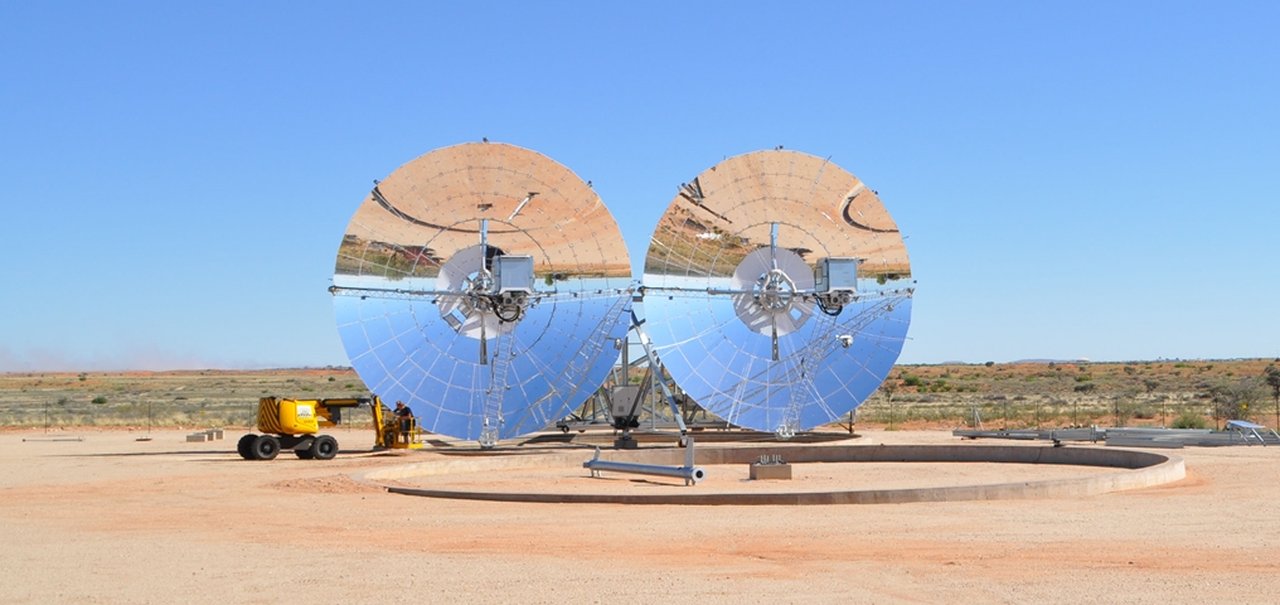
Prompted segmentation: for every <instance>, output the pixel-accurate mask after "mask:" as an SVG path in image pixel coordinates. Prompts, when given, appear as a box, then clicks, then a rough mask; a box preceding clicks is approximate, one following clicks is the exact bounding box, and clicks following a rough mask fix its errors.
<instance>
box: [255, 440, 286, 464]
mask: <svg viewBox="0 0 1280 605" xmlns="http://www.w3.org/2000/svg"><path fill="white" fill-rule="evenodd" d="M279 453H280V440H279V439H276V438H275V437H274V436H272V435H258V438H257V439H254V440H253V457H254V458H255V459H257V460H275V459H276V455H277V454H279Z"/></svg>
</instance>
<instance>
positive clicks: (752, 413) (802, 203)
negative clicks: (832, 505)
mask: <svg viewBox="0 0 1280 605" xmlns="http://www.w3.org/2000/svg"><path fill="white" fill-rule="evenodd" d="M643 284H644V286H643V287H644V291H645V296H644V313H645V316H646V324H645V328H646V330H647V331H648V334H649V336H650V337H651V338H652V341H653V343H654V345H655V347H656V351H657V354H658V357H659V358H660V359H661V360H662V363H663V365H664V366H665V367H666V369H667V371H668V372H669V373H670V374H671V377H672V379H673V380H674V381H675V383H676V384H677V385H679V386H680V388H681V389H683V390H684V391H685V393H686V394H688V395H689V396H690V397H691V398H692V399H694V400H695V401H697V402H698V403H699V404H700V405H701V406H702V407H704V408H706V409H707V410H708V411H709V412H711V413H713V414H716V415H717V416H719V417H721V418H723V419H725V420H726V421H728V422H730V423H732V424H735V425H738V426H743V427H748V428H753V429H757V430H764V431H774V432H777V433H778V434H779V435H781V436H788V435H791V434H794V433H795V432H796V431H799V430H807V429H810V428H813V427H817V426H820V425H822V424H826V423H828V422H832V421H834V420H836V419H838V418H840V417H841V416H843V415H844V414H847V413H848V412H850V411H851V410H853V409H854V408H856V407H857V406H858V405H860V404H861V403H862V402H863V401H865V400H866V399H867V397H869V396H870V395H871V394H872V393H874V392H875V390H876V389H877V388H879V386H880V384H881V383H882V382H883V381H884V379H885V377H886V376H887V375H888V373H889V371H890V369H892V367H893V364H894V362H896V361H897V358H898V355H899V353H900V352H901V350H902V344H903V341H904V339H905V338H906V334H907V328H908V325H909V324H910V320H911V297H912V294H913V292H914V282H913V281H912V279H911V267H910V262H909V260H908V258H907V250H906V246H905V244H904V243H903V239H902V235H901V233H899V231H898V228H897V225H896V224H895V223H894V221H893V219H892V218H891V217H890V216H889V213H888V212H887V211H886V210H885V208H884V205H883V204H882V203H881V202H880V199H879V196H878V195H877V194H876V192H875V191H873V190H871V189H869V188H867V187H866V185H865V184H863V183H862V182H861V181H860V180H859V179H858V178H857V177H855V176H853V175H852V174H850V173H849V172H847V171H845V170H843V169H842V168H840V167H839V166H836V165H835V164H832V163H831V162H829V161H828V160H824V159H822V158H819V157H815V156H812V155H808V154H804V153H798V152H794V151H782V150H772V151H758V152H754V153H748V154H745V155H740V156H735V157H732V158H728V159H726V160H724V161H723V162H721V163H719V164H717V165H715V166H713V167H711V168H710V169H708V170H706V171H705V172H703V173H702V174H700V175H698V177H697V178H695V179H693V180H692V181H690V182H688V183H684V184H682V185H681V186H680V188H679V192H678V194H677V195H676V197H675V199H674V200H672V202H671V204H670V206H668V207H667V210H666V212H665V213H664V214H663V216H662V218H661V219H660V221H659V223H658V226H657V228H656V229H655V230H654V233H653V237H652V239H651V241H650V245H649V250H648V253H647V254H646V256H645V265H644V279H643Z"/></svg>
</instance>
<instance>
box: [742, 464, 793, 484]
mask: <svg viewBox="0 0 1280 605" xmlns="http://www.w3.org/2000/svg"><path fill="white" fill-rule="evenodd" d="M790 478H791V465H790V464H785V463H784V464H759V463H752V464H751V479H752V480H753V481H754V480H757V479H764V480H771V479H790Z"/></svg>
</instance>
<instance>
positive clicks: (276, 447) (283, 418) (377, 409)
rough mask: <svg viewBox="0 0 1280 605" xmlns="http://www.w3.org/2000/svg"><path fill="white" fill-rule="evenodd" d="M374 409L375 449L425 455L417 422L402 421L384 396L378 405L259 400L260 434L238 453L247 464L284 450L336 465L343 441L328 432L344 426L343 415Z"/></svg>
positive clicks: (247, 437) (252, 436)
mask: <svg viewBox="0 0 1280 605" xmlns="http://www.w3.org/2000/svg"><path fill="white" fill-rule="evenodd" d="M363 405H368V406H369V409H370V411H371V412H372V413H373V431H374V444H375V445H376V446H377V447H378V448H384V449H421V448H422V443H421V442H420V441H419V440H418V434H419V431H418V424H417V419H416V418H412V417H410V418H399V417H397V416H396V415H395V414H392V413H391V410H389V409H387V407H386V406H385V405H382V400H381V399H379V398H378V396H376V395H375V396H374V397H373V398H372V399H370V398H368V397H358V398H349V399H284V398H280V397H263V398H262V399H259V400H258V430H259V431H261V432H262V433H263V434H261V435H257V434H254V433H249V434H248V435H245V436H243V437H241V438H240V441H239V442H238V443H237V444H236V451H237V452H239V453H240V457H241V458H244V459H245V460H273V459H275V457H276V455H278V454H279V453H280V450H281V449H291V450H293V453H294V455H296V456H297V457H299V458H302V459H304V460H330V459H332V458H333V457H334V456H335V455H337V453H338V440H337V439H334V438H333V436H332V435H321V434H320V429H321V428H322V427H329V426H334V425H337V424H340V423H341V422H342V410H344V409H348V408H355V407H360V406H363Z"/></svg>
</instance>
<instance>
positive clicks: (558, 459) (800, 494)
mask: <svg viewBox="0 0 1280 605" xmlns="http://www.w3.org/2000/svg"><path fill="white" fill-rule="evenodd" d="M762 453H768V454H782V455H783V456H784V457H785V459H786V460H787V462H788V463H805V462H902V463H908V462H955V463H966V462H968V463H974V462H995V463H1016V464H1061V465H1075V466H1091V467H1111V468H1115V469H1117V470H1116V472H1114V473H1106V474H1095V475H1089V476H1084V477H1079V478H1071V479H1054V480H1046V481H1021V482H1015V483H994V484H979V485H954V486H945V487H927V488H905V489H854V490H846V491H817V492H812V491H811V492H805V491H799V490H795V491H782V492H776V493H732V492H707V491H704V490H703V489H701V488H700V487H691V488H689V489H688V491H687V492H682V493H678V494H589V493H573V492H567V493H566V492H561V493H522V492H483V491H470V490H450V489H425V488H413V487H404V486H399V485H387V484H385V483H383V482H385V481H395V480H399V479H407V478H412V477H423V476H432V475H443V474H449V473H459V472H483V471H510V470H518V469H522V468H547V467H552V466H555V467H561V466H576V467H578V468H581V463H582V462H584V461H585V459H586V458H588V457H589V456H588V454H587V452H586V451H584V450H575V451H574V452H572V453H565V452H558V453H547V454H528V455H518V456H492V457H489V456H484V457H482V456H466V457H456V458H455V457H449V458H447V459H444V460H439V461H432V462H420V463H415V464H408V465H402V466H396V467H392V468H387V469H379V470H375V471H371V472H368V473H364V474H362V475H360V476H358V477H357V479H358V480H360V481H363V482H365V483H371V484H374V485H378V486H380V487H382V488H384V489H386V490H387V491H389V492H392V493H397V494H405V495H412V496H425V497H432V498H452V499H466V500H492V501H501V502H547V503H550V502H555V503H566V502H573V503H615V504H697V505H756V504H771V505H777V504H787V505H798V504H890V503H906V502H952V501H960V500H1008V499H1021V498H1063V497H1079V496H1091V495H1095V494H1102V493H1107V492H1114V491H1120V490H1127V489H1137V488H1143V487H1150V486H1154V485H1161V484H1164V483H1170V482H1173V481H1177V480H1179V479H1182V478H1184V477H1185V476H1186V466H1185V464H1184V463H1183V461H1182V458H1180V457H1178V456H1171V455H1166V454H1159V453H1154V452H1145V451H1135V450H1123V449H1115V448H1107V449H1101V448H1088V447H1029V446H1007V445H846V446H830V445H820V446H783V447H779V446H760V447H718V448H709V447H700V448H698V449H697V452H696V458H697V462H698V464H699V465H702V466H713V465H718V464H750V463H751V462H754V461H755V460H757V459H758V458H759V456H760V454H762ZM606 456H607V458H608V459H609V460H614V461H619V462H638V463H644V464H661V465H671V466H678V465H682V464H684V450H682V449H674V448H669V449H649V450H615V451H610V452H608V453H607V454H606ZM583 472H584V473H586V472H588V471H586V470H585V469H583Z"/></svg>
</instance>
